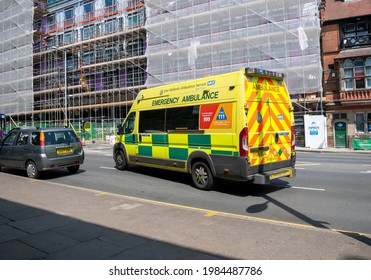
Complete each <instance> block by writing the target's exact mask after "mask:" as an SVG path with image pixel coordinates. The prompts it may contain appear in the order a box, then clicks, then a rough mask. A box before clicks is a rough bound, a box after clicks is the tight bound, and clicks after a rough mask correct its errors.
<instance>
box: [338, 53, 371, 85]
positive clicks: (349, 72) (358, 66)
mask: <svg viewBox="0 0 371 280" xmlns="http://www.w3.org/2000/svg"><path fill="white" fill-rule="evenodd" d="M342 87H343V89H344V90H345V91H352V90H360V89H371V57H364V58H361V57H356V58H348V59H345V60H344V61H343V77H342Z"/></svg>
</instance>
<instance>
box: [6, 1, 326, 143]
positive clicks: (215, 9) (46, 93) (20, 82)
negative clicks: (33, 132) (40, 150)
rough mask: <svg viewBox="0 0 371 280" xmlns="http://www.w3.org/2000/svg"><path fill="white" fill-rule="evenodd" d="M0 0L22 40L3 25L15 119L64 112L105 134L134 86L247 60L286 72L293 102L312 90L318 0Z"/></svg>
mask: <svg viewBox="0 0 371 280" xmlns="http://www.w3.org/2000/svg"><path fill="white" fill-rule="evenodd" d="M0 3H1V6H0V12H1V13H2V14H4V16H0V18H1V19H2V21H1V23H2V24H3V25H4V28H3V29H2V30H7V28H5V27H6V26H12V27H13V29H15V30H16V31H17V32H18V33H17V34H18V35H17V38H24V39H23V40H24V41H26V42H23V41H21V40H20V39H19V40H18V39H17V40H16V39H14V34H16V33H15V31H9V32H8V31H6V32H5V31H2V34H1V38H2V40H1V43H0V46H1V48H2V49H3V50H7V53H5V54H4V53H3V52H2V53H1V64H4V65H6V67H5V66H4V67H3V66H2V68H1V70H0V76H1V88H2V91H1V93H0V98H1V99H0V100H1V103H0V111H2V110H3V111H5V112H6V113H7V114H8V115H10V116H11V117H12V119H13V120H14V121H15V123H17V124H32V125H37V126H60V125H65V124H66V119H68V124H69V125H71V126H73V127H74V128H75V129H76V130H77V131H78V132H79V133H81V134H83V135H84V136H85V138H86V139H95V140H105V138H106V136H108V135H110V134H114V132H115V127H116V125H117V123H118V122H120V121H121V120H122V119H123V118H124V117H125V116H126V113H127V112H128V110H129V108H130V105H131V103H132V100H133V99H134V98H135V96H136V94H137V93H138V92H139V91H140V90H141V89H143V88H145V87H153V86H156V85H161V84H166V83H173V82H176V81H183V80H188V79H193V78H198V77H203V76H210V75H215V74H221V73H226V72H230V71H235V70H238V69H240V68H242V67H246V66H249V67H258V68H266V69H270V70H274V71H279V72H283V73H285V75H286V76H285V77H286V78H285V79H286V82H287V85H288V88H289V91H290V93H291V94H293V97H294V101H295V100H296V101H301V102H308V104H309V103H310V102H311V101H316V100H318V99H319V98H320V97H321V93H322V90H321V88H322V86H321V84H322V79H321V76H322V67H321V60H320V48H319V44H320V39H319V36H320V23H319V15H318V0H249V1H248V0H244V1H242V0H181V1H169V0H146V1H139V0H134V1H126V0H92V1H82V0H59V1H58V0H49V1H46V0H35V1H31V0H28V1H27V0H22V1H21V0H17V1H16V0H10V1H1V0H0ZM19 3H23V4H19ZM29 6H30V7H32V6H34V9H33V10H32V9H30V8H29ZM27 8H28V9H27ZM30 11H32V12H30ZM8 14H9V15H8ZM10 14H12V15H13V16H11V15H10ZM18 14H19V16H18ZM14 15H16V16H14ZM32 31H33V32H32ZM32 33H33V36H32ZM10 34H11V35H10ZM10 38H12V39H10ZM26 39H28V41H27V40H26ZM13 41H15V42H13ZM17 44H18V45H17ZM32 44H33V45H32ZM24 46H27V48H26V47H25V48H26V49H27V51H25V50H23V48H24ZM32 49H33V53H32ZM9 57H14V60H15V61H17V63H15V64H13V63H11V62H9V63H8V62H6V61H7V60H6V59H7V58H9ZM3 61H4V62H3ZM5 62H6V63H5ZM26 62H27V63H26ZM23 64H25V66H23ZM26 65H27V66H26ZM32 65H33V69H32ZM30 66H31V69H30ZM26 69H27V71H26ZM21 74H23V76H20V75H21ZM24 83H26V84H24ZM5 89H6V90H5ZM308 97H310V98H308ZM12 104H13V105H12ZM303 105H304V104H301V106H299V107H298V109H299V110H309V109H308V108H307V106H306V104H305V105H304V106H303ZM317 108H318V106H317Z"/></svg>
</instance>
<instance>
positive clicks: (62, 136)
mask: <svg viewBox="0 0 371 280" xmlns="http://www.w3.org/2000/svg"><path fill="white" fill-rule="evenodd" d="M44 139H45V145H56V144H62V143H66V144H73V143H76V142H78V141H79V140H78V138H77V137H76V134H75V133H74V132H73V131H72V130H71V131H69V130H68V131H44ZM31 141H32V144H34V145H37V146H39V145H40V132H33V133H32V140H31Z"/></svg>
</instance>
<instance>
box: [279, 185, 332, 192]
mask: <svg viewBox="0 0 371 280" xmlns="http://www.w3.org/2000/svg"><path fill="white" fill-rule="evenodd" d="M272 186H273V187H277V188H285V189H298V190H307V191H321V192H324V191H326V189H321V188H306V187H297V186H282V185H272Z"/></svg>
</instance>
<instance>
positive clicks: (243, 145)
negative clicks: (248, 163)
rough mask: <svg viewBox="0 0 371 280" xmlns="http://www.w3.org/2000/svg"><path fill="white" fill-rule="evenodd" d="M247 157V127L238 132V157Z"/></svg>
mask: <svg viewBox="0 0 371 280" xmlns="http://www.w3.org/2000/svg"><path fill="white" fill-rule="evenodd" d="M248 155H249V145H248V131H247V127H244V128H243V129H242V130H241V132H240V157H247V156H248Z"/></svg>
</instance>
